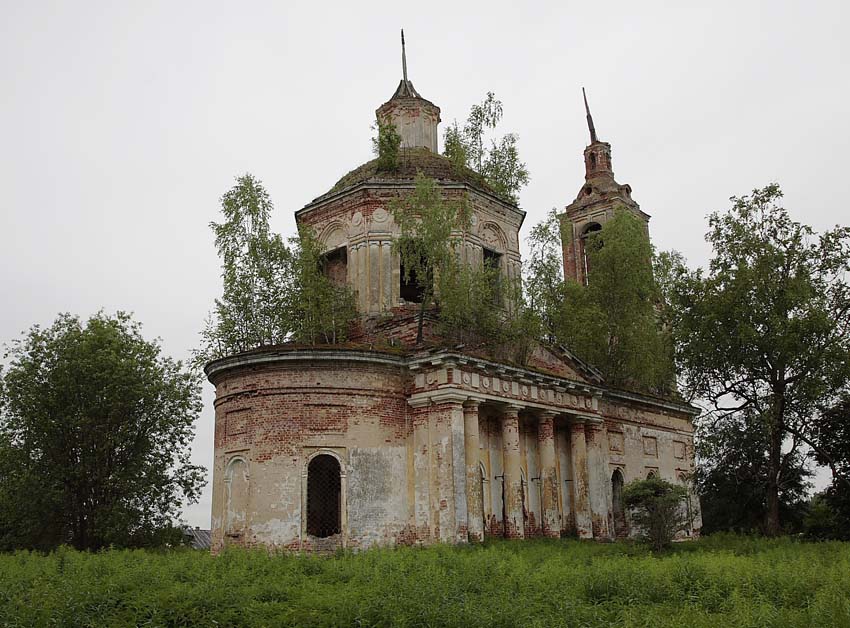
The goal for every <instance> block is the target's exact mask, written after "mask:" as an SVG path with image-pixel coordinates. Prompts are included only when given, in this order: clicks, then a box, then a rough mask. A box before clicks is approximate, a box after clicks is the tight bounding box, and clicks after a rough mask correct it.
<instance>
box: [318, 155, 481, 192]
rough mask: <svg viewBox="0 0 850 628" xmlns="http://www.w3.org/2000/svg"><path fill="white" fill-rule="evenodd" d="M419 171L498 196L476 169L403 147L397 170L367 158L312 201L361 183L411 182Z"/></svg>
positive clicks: (440, 156)
mask: <svg viewBox="0 0 850 628" xmlns="http://www.w3.org/2000/svg"><path fill="white" fill-rule="evenodd" d="M417 172H422V174H424V175H425V176H427V177H431V178H432V179H436V181H437V182H438V183H463V184H467V185H470V186H472V187H474V188H477V189H479V190H481V191H483V192H486V193H488V194H494V195H495V192H494V191H493V189H492V188H491V187H490V186H489V185H488V184H487V182H486V181H485V180H484V177H483V176H481V175H480V174H478V173H477V172H475V171H474V170H471V169H469V168H466V167H462V166H456V165H455V164H454V163H452V162H451V161H450V160H449V158H448V157H445V156H443V155H438V154H436V153H432V152H431V151H430V150H428V149H427V148H407V149H405V148H402V149H401V150H400V151H399V158H398V168H396V169H395V170H379V169H378V160H377V159H373V160H372V161H367V162H366V163H365V164H363V165H362V166H359V167H358V168H355V169H354V170H352V171H351V172H349V173H348V174H346V175H345V176H343V177H342V178H341V179H340V180H339V181H337V182H336V184H335V185H334V186H333V187H332V188H331V189H330V190H328V192H327V193H325V194H323V195H322V196H320V197H318V198H316V199H314V201H313V202H315V201H318V200H320V199H323V198H325V197H327V196H330V195H332V194H336V193H337V192H342V191H343V190H345V189H347V188H351V187H354V186H356V185H360V184H361V183H385V182H402V181H412V180H413V178H414V177H415V176H416V173H417Z"/></svg>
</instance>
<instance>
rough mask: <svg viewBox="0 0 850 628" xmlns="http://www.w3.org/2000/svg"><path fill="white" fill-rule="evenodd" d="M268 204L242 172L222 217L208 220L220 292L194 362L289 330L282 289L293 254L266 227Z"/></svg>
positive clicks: (281, 337) (270, 341) (280, 338)
mask: <svg viewBox="0 0 850 628" xmlns="http://www.w3.org/2000/svg"><path fill="white" fill-rule="evenodd" d="M272 210H273V205H272V202H271V199H270V198H269V195H268V193H267V192H266V190H265V188H264V187H263V185H262V182H260V181H259V180H257V179H255V178H254V177H253V176H252V175H250V174H246V175H243V176H241V177H239V178H238V179H237V180H236V185H235V186H234V187H233V188H231V189H230V190H228V191H227V192H226V193H225V194H224V196H222V197H221V211H222V214H223V215H224V221H223V222H221V223H215V222H213V223H210V227H211V228H212V230H213V233H214V234H215V245H216V248H217V249H218V254H219V257H220V258H221V264H222V280H223V284H224V286H223V287H224V290H223V295H222V297H221V298H220V299H216V302H215V309H214V311H213V314H212V315H211V316H210V317H209V318H208V320H207V323H206V326H205V328H204V330H203V331H202V332H201V337H202V349H201V350H200V352H199V358H198V359H199V361H201V362H203V361H205V360H209V359H212V358H215V357H221V356H223V355H230V354H233V353H239V352H242V351H248V350H250V349H255V348H257V347H262V346H267V345H275V344H280V343H282V342H284V341H285V340H286V339H287V337H288V336H289V334H290V332H291V325H290V319H289V317H288V315H287V314H288V311H287V298H286V296H287V293H286V290H284V289H283V288H284V287H285V286H291V280H290V277H291V266H292V255H291V252H290V251H289V250H288V249H287V247H286V244H285V243H284V241H283V239H282V238H281V237H280V236H279V235H277V234H274V233H272V232H271V230H270V229H269V217H270V215H271V212H272Z"/></svg>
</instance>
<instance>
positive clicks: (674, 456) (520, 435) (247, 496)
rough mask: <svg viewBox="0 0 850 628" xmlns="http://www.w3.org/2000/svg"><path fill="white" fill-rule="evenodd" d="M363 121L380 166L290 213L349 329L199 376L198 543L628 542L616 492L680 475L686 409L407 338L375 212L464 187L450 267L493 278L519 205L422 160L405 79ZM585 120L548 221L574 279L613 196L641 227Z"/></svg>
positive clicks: (536, 366) (431, 151) (432, 156)
mask: <svg viewBox="0 0 850 628" xmlns="http://www.w3.org/2000/svg"><path fill="white" fill-rule="evenodd" d="M377 115H378V117H379V118H381V119H383V120H390V121H392V122H393V124H394V125H395V126H396V128H397V130H398V131H399V133H400V135H401V137H402V151H401V152H402V154H401V160H400V164H399V167H398V169H397V170H394V171H392V172H387V171H380V170H379V169H378V167H377V164H376V161H371V162H368V163H366V164H364V165H362V166H360V167H359V168H356V169H355V170H353V171H351V172H350V173H349V174H347V175H346V176H344V177H343V178H342V179H341V180H340V181H339V182H338V183H337V184H336V185H335V186H334V187H333V188H331V190H330V191H328V192H327V193H325V194H323V195H322V196H319V197H318V198H316V199H315V200H313V201H312V202H311V203H309V204H308V205H306V206H305V207H304V208H302V209H301V210H299V211H298V212H296V220H297V221H298V223H299V224H301V225H307V226H309V227H312V228H313V230H314V232H315V233H316V234H317V236H318V238H319V240H320V242H321V243H322V245H323V246H324V248H325V250H326V255H325V261H326V270H327V272H329V273H330V274H331V276H332V277H333V278H335V279H336V280H338V281H345V282H347V284H348V285H349V286H351V287H352V289H353V290H354V292H355V294H356V301H357V307H358V311H359V314H360V316H361V320H362V327H363V330H364V331H363V336H362V337H361V338H359V339H355V340H356V342H351V343H348V344H345V345H335V346H324V347H312V348H305V347H304V346H292V347H288V346H279V347H274V348H269V349H263V350H257V351H253V352H248V353H242V354H238V355H233V356H229V357H225V358H222V359H219V360H216V361H214V362H211V363H210V364H209V365H207V367H206V374H207V376H208V378H209V380H210V381H211V382H212V383H213V384H214V385H215V388H216V401H215V463H214V471H213V506H212V508H213V510H212V546H213V551H218V550H219V549H221V548H222V547H224V546H226V545H229V544H235V545H247V546H254V545H265V546H274V547H282V548H289V549H304V550H313V549H319V550H324V549H333V548H336V547H350V548H365V547H370V546H377V545H394V544H411V543H433V542H445V543H466V542H470V541H480V540H481V539H483V538H484V537H486V536H507V537H511V538H524V537H532V536H550V537H558V536H561V535H575V536H578V537H580V538H584V539H600V540H607V539H613V538H616V537H618V536H625V535H627V534H628V533H629V529H628V521H627V516H626V514H625V513H624V512H623V507H622V500H621V491H622V488H623V485H624V484H625V483H628V482H629V481H631V480H634V479H636V478H645V477H647V476H650V475H656V476H659V477H661V478H664V479H666V480H669V481H671V482H676V483H687V482H688V480H687V478H688V477H689V476H690V473H691V472H692V471H693V465H694V459H693V441H692V435H693V426H692V419H693V417H694V415H695V413H696V409H695V408H694V407H692V406H690V405H687V404H684V403H682V402H681V401H679V400H677V399H672V398H670V399H666V398H658V397H652V396H647V395H641V394H637V393H634V392H630V391H625V390H618V389H615V388H612V387H610V386H608V385H606V383H605V381H604V379H603V378H602V376H601V375H600V374H599V373H598V372H597V371H596V370H595V369H593V368H592V367H591V366H589V365H586V364H584V363H582V362H581V361H580V360H578V359H577V358H575V357H574V356H572V355H571V354H570V353H569V352H568V351H567V350H564V349H555V348H552V347H546V346H542V345H540V346H537V347H536V348H535V349H534V350H533V351H532V352H531V355H530V357H529V359H528V362H527V364H525V365H524V366H517V365H515V364H507V363H500V362H498V361H493V360H492V359H486V358H484V357H482V356H481V355H477V354H475V353H473V352H470V351H466V350H465V349H464V348H463V347H454V348H451V347H448V346H445V344H442V345H441V344H440V343H439V342H429V343H425V344H424V345H419V346H416V345H415V344H414V343H413V342H411V339H412V338H413V336H414V335H415V311H416V310H417V308H418V306H417V305H416V303H415V302H416V300H417V298H419V299H420V300H421V294H419V292H418V291H417V290H416V289H415V288H416V287H415V286H411V285H409V282H405V273H404V272H403V270H402V269H401V267H400V261H399V258H398V256H397V255H395V254H394V252H393V250H392V242H393V239H394V238H395V237H397V235H398V228H397V226H396V225H395V224H394V222H393V218H392V214H391V212H390V211H388V202H389V201H390V200H391V199H394V198H397V197H399V196H400V195H403V194H405V193H408V192H409V191H410V190H412V189H413V179H414V176H415V175H416V173H417V171H421V172H423V173H424V174H426V175H428V176H430V177H432V178H434V179H435V180H436V181H437V182H438V184H439V186H440V188H441V190H442V191H443V193H444V194H445V195H446V196H447V197H451V196H457V195H465V196H466V197H467V199H468V202H469V204H470V207H471V208H472V212H473V213H472V228H471V233H470V234H469V235H468V237H467V238H466V241H465V245H464V249H463V251H461V255H462V256H464V258H465V259H468V260H470V261H475V260H477V261H482V260H487V261H489V262H490V263H493V264H496V265H497V266H498V268H499V269H500V271H501V273H502V274H503V275H504V276H505V277H518V276H519V273H520V261H521V260H520V249H519V231H520V227H521V226H522V223H523V219H524V218H525V212H523V211H522V210H520V209H519V208H518V207H517V206H515V205H513V204H511V203H510V202H506V201H505V200H504V199H502V198H500V197H498V196H497V195H495V194H494V193H493V192H492V191H491V190H490V189H489V187H488V186H487V184H486V182H485V181H484V180H483V179H482V178H481V177H480V176H478V175H476V174H475V173H473V172H471V171H465V172H461V171H460V170H459V169H458V168H456V167H454V166H453V165H452V164H451V163H450V162H449V160H448V159H447V158H445V157H443V156H441V155H440V154H439V153H438V151H437V138H438V131H437V126H438V123H439V122H440V109H439V107H437V106H436V105H435V104H433V103H432V102H430V101H428V100H426V99H424V98H423V97H422V96H420V95H419V93H418V92H417V91H416V90H415V89H414V87H413V84H412V83H411V81H409V80H408V79H407V72H406V67H405V71H404V78H403V79H402V80H401V82H400V83H399V85H398V88H397V89H396V91H395V93H394V94H393V96H392V98H390V100H389V101H387V102H386V103H384V104H383V105H381V106H380V107H379V108H378V110H377ZM588 123H589V127H590V132H591V137H590V139H591V142H590V145H589V146H587V147H586V148H585V150H584V158H585V159H584V161H585V181H584V184H583V185H582V186H581V189H580V191H579V194H578V196H577V197H576V199H575V200H574V201H573V202H572V203H570V204H569V205H567V206H566V209H565V212H564V214H563V216H562V220H563V221H564V223H565V227H566V228H565V229H563V230H562V231H563V232H564V233H565V235H566V238H565V239H566V241H565V242H564V243H563V248H564V270H565V273H566V275H567V276H569V277H573V278H575V279H576V280H578V281H580V282H583V281H585V278H586V270H587V268H586V258H585V255H584V241H585V238H586V236H587V235H588V234H589V233H591V232H593V231H596V230H599V229H603V228H604V225H605V221H606V220H607V219H609V218H610V217H611V216H612V215H613V208H614V205H615V204H616V205H618V206H620V207H626V208H628V210H629V211H632V212H634V213H635V214H636V215H637V216H639V217H640V218H641V219H642V220H644V221H648V220H649V216H648V215H647V214H645V213H643V212H642V211H641V210H640V208H639V207H638V204H637V203H636V202H634V200H632V197H631V188H630V187H629V186H628V185H620V184H618V183H617V182H616V181H615V179H614V173H613V171H612V166H611V147H610V145H609V144H608V143H605V142H601V141H599V140H598V138H597V137H596V131H595V128H594V127H593V122H592V119H591V118H590V113H589V111H588ZM376 347H384V349H378V348H376ZM683 507H686V508H687V509H688V510H689V512H690V514H691V521H692V526H691V529H690V530H688V531H687V534H688V535H696V534H698V533H699V528H700V525H701V522H700V515H699V503H698V501H697V499H696V497H692V498H691V499H690V500H689V501H688V503H686V504H683Z"/></svg>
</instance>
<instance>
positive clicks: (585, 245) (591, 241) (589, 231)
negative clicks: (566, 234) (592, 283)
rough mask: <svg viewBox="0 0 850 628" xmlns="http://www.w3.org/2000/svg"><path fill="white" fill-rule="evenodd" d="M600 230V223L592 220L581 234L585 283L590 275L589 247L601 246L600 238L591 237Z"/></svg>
mask: <svg viewBox="0 0 850 628" xmlns="http://www.w3.org/2000/svg"><path fill="white" fill-rule="evenodd" d="M600 231H602V225H600V224H599V223H598V222H592V223H590V224H589V225H587V226H586V227H585V228H584V231H583V232H582V234H581V240H580V243H581V262H582V269H583V270H584V284H585V285H587V282H588V277H589V276H590V254H589V252H590V247H591V246H595V247H596V248H597V249H598V248H602V238H601V237H598V236H597V237H595V238H594V237H593V236H594V235H596V234H599V232H600Z"/></svg>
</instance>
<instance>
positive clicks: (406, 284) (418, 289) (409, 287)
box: [398, 243, 426, 303]
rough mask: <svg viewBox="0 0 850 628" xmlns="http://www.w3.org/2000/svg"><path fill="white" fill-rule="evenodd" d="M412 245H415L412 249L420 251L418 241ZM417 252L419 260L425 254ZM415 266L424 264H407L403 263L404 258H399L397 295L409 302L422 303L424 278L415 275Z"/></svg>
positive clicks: (424, 286)
mask: <svg viewBox="0 0 850 628" xmlns="http://www.w3.org/2000/svg"><path fill="white" fill-rule="evenodd" d="M413 246H414V247H415V248H414V251H417V252H419V251H421V247H420V246H419V244H418V243H414V244H413ZM418 254H419V256H420V262H421V260H423V258H424V255H425V254H424V253H422V252H419V253H418ZM415 266H419V267H420V268H421V267H422V266H424V264H422V263H419V264H413V265H410V266H408V265H407V264H405V263H404V259H402V260H401V263H400V266H399V271H400V272H399V290H398V295H399V297H401V298H402V299H404V300H405V301H407V302H409V303H422V300H423V299H424V298H425V288H426V285H425V278H424V277H419V276H418V275H417V273H416V268H415Z"/></svg>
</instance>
